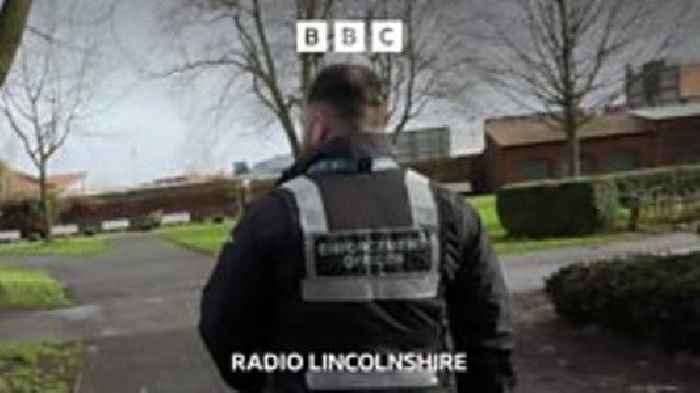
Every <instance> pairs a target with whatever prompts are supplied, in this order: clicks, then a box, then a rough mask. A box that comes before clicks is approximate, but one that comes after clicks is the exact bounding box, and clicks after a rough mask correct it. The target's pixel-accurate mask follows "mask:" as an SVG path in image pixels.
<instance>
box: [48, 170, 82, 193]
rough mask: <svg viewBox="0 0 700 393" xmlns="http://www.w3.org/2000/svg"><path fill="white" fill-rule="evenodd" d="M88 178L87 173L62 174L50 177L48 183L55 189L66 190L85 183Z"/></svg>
mask: <svg viewBox="0 0 700 393" xmlns="http://www.w3.org/2000/svg"><path fill="white" fill-rule="evenodd" d="M86 176H87V173H85V172H76V173H62V174H60V175H53V176H49V179H48V183H49V184H51V185H52V186H53V187H57V188H61V189H66V188H69V187H70V186H72V185H74V184H76V183H80V182H82V181H84V180H85V177H86Z"/></svg>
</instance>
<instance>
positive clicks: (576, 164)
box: [567, 133, 581, 177]
mask: <svg viewBox="0 0 700 393" xmlns="http://www.w3.org/2000/svg"><path fill="white" fill-rule="evenodd" d="M567 145H568V149H567V150H568V151H569V154H568V162H569V175H570V176H572V177H577V176H581V141H580V140H579V138H578V135H576V133H573V134H570V135H569V137H568V141H567Z"/></svg>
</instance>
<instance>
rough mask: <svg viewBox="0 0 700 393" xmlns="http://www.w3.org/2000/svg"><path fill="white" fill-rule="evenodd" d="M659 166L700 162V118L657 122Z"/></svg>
mask: <svg viewBox="0 0 700 393" xmlns="http://www.w3.org/2000/svg"><path fill="white" fill-rule="evenodd" d="M655 128H656V132H657V137H658V144H657V151H656V155H657V161H656V165H657V166H668V165H674V164H675V165H677V164H687V163H689V161H688V160H691V159H695V160H697V161H695V162H700V118H697V117H696V118H687V119H676V120H668V121H663V122H658V123H656V124H655Z"/></svg>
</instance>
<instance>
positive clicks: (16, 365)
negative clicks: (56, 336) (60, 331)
mask: <svg viewBox="0 0 700 393" xmlns="http://www.w3.org/2000/svg"><path fill="white" fill-rule="evenodd" d="M82 362H83V346H82V345H81V344H79V343H58V342H51V341H46V342H37V343H0V392H7V393H71V392H72V391H73V386H74V384H75V381H76V378H77V375H78V373H79V371H80V368H81V366H82Z"/></svg>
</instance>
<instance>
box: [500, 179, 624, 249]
mask: <svg viewBox="0 0 700 393" xmlns="http://www.w3.org/2000/svg"><path fill="white" fill-rule="evenodd" d="M496 197H497V198H496V208H497V212H498V216H499V218H500V221H501V223H502V225H503V227H504V228H505V229H506V231H507V233H508V235H510V236H514V237H531V238H543V237H557V236H580V235H588V234H593V233H597V232H603V231H606V230H610V229H611V228H612V227H613V226H614V224H615V217H616V214H617V211H618V208H619V201H618V192H617V187H616V186H615V183H614V182H613V181H611V180H609V179H602V178H580V179H575V180H563V181H552V180H550V181H542V182H532V183H521V184H517V185H513V186H508V187H505V188H503V189H501V190H499V191H498V193H497V195H496Z"/></svg>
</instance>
